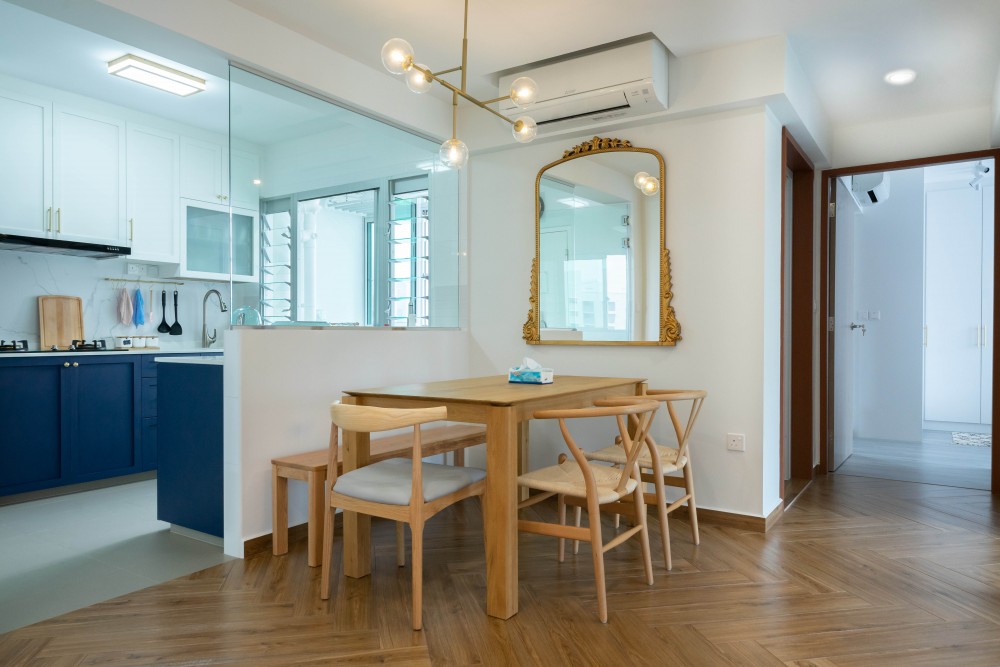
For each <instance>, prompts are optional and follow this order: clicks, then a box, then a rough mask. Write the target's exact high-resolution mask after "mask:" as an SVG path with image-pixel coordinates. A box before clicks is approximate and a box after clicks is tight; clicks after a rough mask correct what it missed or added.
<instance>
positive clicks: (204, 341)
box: [201, 289, 229, 347]
mask: <svg viewBox="0 0 1000 667" xmlns="http://www.w3.org/2000/svg"><path fill="white" fill-rule="evenodd" d="M213 294H214V295H215V296H217V297H219V310H221V311H222V312H223V313H224V312H226V311H227V310H229V306H227V305H226V302H225V301H223V300H222V295H221V294H220V293H219V290H217V289H210V290H208V291H207V292H205V298H204V299H202V300H201V346H202V347H211V346H212V343H214V342H215V341H216V337H217V336H216V330H215V329H212V335H211V336H209V335H208V319H207V318H206V317H205V308H206V307H207V306H208V297H210V296H212V295H213Z"/></svg>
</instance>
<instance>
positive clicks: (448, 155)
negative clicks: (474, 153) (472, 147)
mask: <svg viewBox="0 0 1000 667" xmlns="http://www.w3.org/2000/svg"><path fill="white" fill-rule="evenodd" d="M438 156H439V157H440V158H441V162H444V164H445V166H446V167H448V168H449V169H461V168H462V167H464V166H465V163H466V162H468V161H469V147H468V146H466V145H465V142H463V141H462V140H461V139H449V140H448V141H446V142H444V143H443V144H441V150H440V151H438Z"/></svg>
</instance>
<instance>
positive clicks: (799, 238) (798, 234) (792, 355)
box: [778, 128, 816, 500]
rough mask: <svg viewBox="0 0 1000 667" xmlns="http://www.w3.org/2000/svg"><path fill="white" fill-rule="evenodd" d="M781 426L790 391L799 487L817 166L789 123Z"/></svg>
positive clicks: (804, 461)
mask: <svg viewBox="0 0 1000 667" xmlns="http://www.w3.org/2000/svg"><path fill="white" fill-rule="evenodd" d="M781 164H782V168H783V169H782V175H781V267H782V269H781V273H782V280H781V304H782V318H781V370H780V371H779V372H780V373H781V424H782V428H781V432H782V438H784V420H785V414H784V410H785V400H784V399H785V396H786V392H789V414H788V418H789V421H790V423H789V434H788V437H789V440H790V443H789V448H788V449H789V456H790V458H791V462H790V463H791V466H790V467H791V479H793V480H796V482H797V484H796V490H795V491H794V492H793V494H794V493H797V492H798V491H801V489H802V488H804V486H805V484H807V483H808V482H809V481H811V480H812V478H813V474H814V467H813V308H812V305H813V297H814V290H813V283H814V279H813V275H814V273H813V268H814V259H813V257H814V254H813V239H814V226H813V211H814V207H813V188H814V184H815V182H816V171H815V168H814V167H813V164H812V162H811V161H810V160H809V158H808V157H807V156H806V154H805V151H803V150H802V148H801V147H800V146H799V145H798V143H796V141H795V139H794V138H793V137H792V135H791V133H790V132H789V131H788V128H782V131H781ZM788 172H791V174H792V192H791V195H792V219H791V220H787V219H786V206H785V201H786V196H787V194H788V193H787V192H786V191H785V190H786V180H787V179H786V178H785V174H786V173H788ZM789 233H791V237H792V238H791V253H792V257H791V264H792V266H791V276H790V280H791V284H790V285H786V284H785V277H784V274H785V269H784V267H785V242H786V238H787V234H789ZM793 286H794V289H791V317H790V321H789V322H787V323H786V322H785V318H784V303H785V296H786V290H788V289H790V288H792V287H793ZM786 325H788V326H790V327H791V337H790V343H791V350H790V351H789V355H788V358H789V366H790V368H789V386H785V352H786V350H785V326H786ZM779 465H780V466H781V473H780V474H779V475H778V479H779V482H778V484H779V487H778V491H779V495H780V497H781V498H782V499H783V500H790V498H789V499H786V498H785V443H784V441H783V440H782V442H781V455H780V463H779Z"/></svg>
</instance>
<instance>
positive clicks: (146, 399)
mask: <svg viewBox="0 0 1000 667" xmlns="http://www.w3.org/2000/svg"><path fill="white" fill-rule="evenodd" d="M156 385H157V382H156V378H155V377H151V378H147V377H144V378H142V416H143V417H155V416H156Z"/></svg>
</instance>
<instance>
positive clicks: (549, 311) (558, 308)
mask: <svg viewBox="0 0 1000 667" xmlns="http://www.w3.org/2000/svg"><path fill="white" fill-rule="evenodd" d="M539 245H540V248H541V251H540V252H541V256H540V257H539V258H538V264H539V266H538V299H539V301H538V311H539V319H540V323H539V326H540V327H541V328H542V329H546V328H560V329H562V328H566V327H567V326H569V323H568V322H567V312H566V297H567V294H566V264H567V262H568V261H569V232H568V230H566V229H551V230H546V231H543V232H542V233H541V241H540V243H539Z"/></svg>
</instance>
